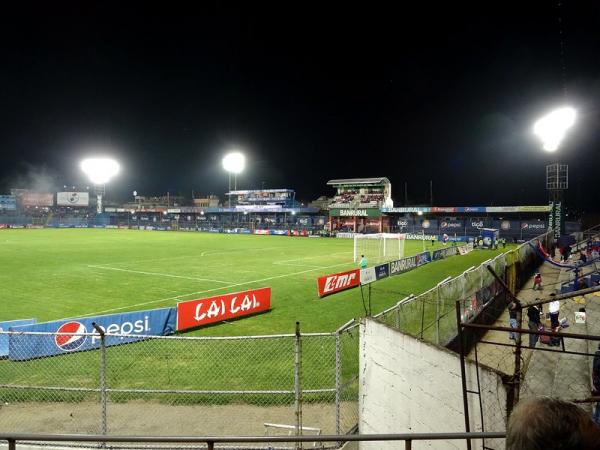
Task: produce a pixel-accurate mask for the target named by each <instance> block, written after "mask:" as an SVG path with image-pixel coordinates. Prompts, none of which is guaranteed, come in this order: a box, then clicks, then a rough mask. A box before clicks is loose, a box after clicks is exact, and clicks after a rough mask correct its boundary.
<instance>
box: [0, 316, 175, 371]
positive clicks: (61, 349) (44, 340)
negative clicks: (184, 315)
mask: <svg viewBox="0 0 600 450" xmlns="http://www.w3.org/2000/svg"><path fill="white" fill-rule="evenodd" d="M176 315H177V312H176V309H175V308H161V309H152V310H148V311H136V312H130V313H123V314H110V315H106V316H96V317H84V318H81V319H70V320H57V321H55V322H46V323H39V324H35V325H26V326H19V327H11V328H10V331H17V332H23V333H28V332H35V333H62V334H54V335H49V334H11V335H10V339H9V354H8V357H9V359H10V360H11V361H24V360H28V359H34V358H43V357H46V356H54V355H63V354H65V353H72V352H82V351H85V350H92V349H97V348H99V347H100V334H98V332H96V330H95V329H94V327H93V326H92V322H95V323H96V324H97V325H98V326H99V327H100V328H101V329H103V330H104V331H105V333H107V334H113V335H116V334H118V335H120V336H106V338H105V339H106V346H113V345H119V344H127V343H130V342H136V341H140V340H143V339H145V336H165V335H168V334H173V333H174V332H175V323H176Z"/></svg>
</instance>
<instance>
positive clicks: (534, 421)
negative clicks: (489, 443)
mask: <svg viewBox="0 0 600 450" xmlns="http://www.w3.org/2000/svg"><path fill="white" fill-rule="evenodd" d="M599 448H600V427H598V425H596V424H595V423H594V422H593V421H592V419H591V417H590V416H589V414H587V413H586V412H585V411H584V410H583V409H581V408H579V407H578V406H576V405H575V404H573V403H569V402H565V401H562V400H558V399H553V398H548V397H541V398H533V399H529V400H523V401H521V402H519V404H518V405H517V407H516V408H515V409H514V410H513V412H512V414H511V415H510V420H509V421H508V427H507V430H506V449H507V450H542V449H544V450H545V449H561V450H597V449H599Z"/></svg>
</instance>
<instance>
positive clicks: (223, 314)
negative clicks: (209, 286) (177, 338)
mask: <svg viewBox="0 0 600 450" xmlns="http://www.w3.org/2000/svg"><path fill="white" fill-rule="evenodd" d="M269 309H271V288H260V289H251V290H248V291H243V292H234V293H232V294H223V295H217V296H215V297H208V298H200V299H197V300H189V301H185V302H179V303H177V331H180V330H187V329H189V328H197V327H201V326H202V325H208V324H209V323H214V322H222V321H223V320H228V319H236V318H238V317H243V316H248V315H250V314H255V313H258V312H262V311H268V310H269Z"/></svg>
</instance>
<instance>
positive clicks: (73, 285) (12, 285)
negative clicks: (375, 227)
mask: <svg viewBox="0 0 600 450" xmlns="http://www.w3.org/2000/svg"><path fill="white" fill-rule="evenodd" d="M352 245H353V244H352V240H350V239H333V238H319V239H310V238H301V237H288V236H254V235H225V234H211V233H192V232H159V231H137V230H135V231H133V230H104V229H102V230H100V229H98V230H95V229H43V230H2V231H0V248H1V252H0V254H1V255H2V256H1V259H2V262H3V264H2V271H0V285H1V286H2V292H3V299H2V304H3V307H2V309H1V310H0V321H2V320H11V319H22V318H29V317H35V318H37V319H38V321H40V322H41V321H48V320H57V319H63V318H70V317H73V318H74V317H80V316H82V315H96V314H110V313H116V312H126V311H136V310H143V309H151V308H159V307H166V306H174V305H175V304H176V303H177V302H178V301H182V300H188V299H195V298H203V297H209V296H213V295H218V294H220V293H228V292H236V291H241V290H246V289H251V288H257V287H272V300H271V305H272V310H271V311H270V312H268V313H265V314H260V315H256V316H253V317H247V318H243V319H240V320H236V321H233V322H229V323H222V324H218V325H214V326H210V327H206V328H203V329H198V330H195V331H193V332H191V333H188V335H189V334H192V335H214V336H227V335H264V334H274V333H293V331H294V325H295V322H296V321H300V323H301V328H302V331H303V332H323V331H333V330H335V329H336V328H337V327H339V326H340V325H341V324H343V323H345V322H347V321H348V320H349V319H351V318H353V317H359V316H361V315H364V310H363V304H362V300H361V296H360V290H359V289H352V290H348V291H345V292H342V293H339V294H335V295H332V296H329V297H325V298H323V299H319V298H318V297H317V288H316V279H317V277H318V276H320V275H324V274H328V273H334V272H339V271H343V270H348V269H352V268H355V267H356V264H354V263H353V262H352ZM422 247H423V243H422V242H421V241H407V242H406V246H405V254H406V255H411V254H415V253H418V252H420V251H422ZM440 247H442V245H441V244H439V243H436V245H435V247H432V246H431V242H426V248H427V249H428V250H432V249H435V248H440ZM497 253H499V251H488V250H486V251H475V252H472V253H470V254H468V255H465V256H454V257H451V258H449V259H446V260H442V261H436V262H434V263H432V264H428V265H426V266H423V267H420V268H418V269H416V270H413V271H411V272H408V273H405V274H402V275H398V276H394V277H391V278H388V279H386V280H381V281H378V282H377V283H376V284H375V285H374V286H376V290H375V293H374V294H373V296H372V311H373V313H377V312H379V311H381V310H383V309H385V308H386V307H389V306H391V305H392V304H394V303H395V302H397V301H398V300H399V299H401V298H403V297H404V296H406V295H408V294H411V293H414V294H418V293H420V292H423V291H424V290H426V289H428V288H430V287H432V286H434V285H435V284H436V283H438V282H439V281H440V280H442V279H444V278H446V277H447V276H449V275H451V276H454V275H457V274H459V273H461V272H462V271H464V270H465V269H467V268H469V267H470V266H473V265H478V264H480V263H481V262H482V261H484V260H486V259H488V258H491V257H493V256H495V255H496V254H497Z"/></svg>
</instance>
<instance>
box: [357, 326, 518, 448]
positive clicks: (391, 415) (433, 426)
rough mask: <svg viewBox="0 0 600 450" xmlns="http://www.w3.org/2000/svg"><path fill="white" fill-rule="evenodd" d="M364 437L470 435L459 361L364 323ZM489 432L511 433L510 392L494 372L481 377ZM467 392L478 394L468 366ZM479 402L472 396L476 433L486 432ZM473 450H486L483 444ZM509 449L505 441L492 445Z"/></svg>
mask: <svg viewBox="0 0 600 450" xmlns="http://www.w3.org/2000/svg"><path fill="white" fill-rule="evenodd" d="M360 339H361V342H360V383H359V386H360V387H359V428H360V433H361V434H365V433H417V432H419V433H436V432H437V433H440V432H462V431H465V422H464V414H463V397H462V385H461V375H460V360H459V358H458V355H456V354H454V353H452V352H450V351H448V350H446V349H444V348H442V347H437V346H435V345H432V344H428V343H425V342H422V341H419V340H417V339H415V338H413V337H411V336H408V335H406V334H403V333H401V332H399V331H397V330H395V329H393V328H390V327H388V326H387V325H385V324H382V323H380V322H377V321H375V320H373V319H363V321H362V323H361V335H360ZM479 377H480V381H481V390H482V403H483V410H484V423H485V431H504V430H505V429H506V395H507V393H506V390H505V388H504V385H503V384H502V381H501V378H500V376H499V375H498V374H497V373H496V372H494V371H493V370H491V369H487V368H481V367H480V371H479ZM467 380H468V383H467V388H468V389H472V390H476V389H477V380H476V372H475V365H474V364H473V363H471V362H468V365H467ZM480 411H481V409H480V407H479V397H478V396H476V395H472V394H470V395H469V413H470V422H471V431H481V429H482V427H481V413H480ZM473 444H474V445H473V448H482V442H481V440H479V441H476V442H473ZM485 445H486V447H487V448H496V449H503V448H504V442H503V440H497V441H494V442H492V441H490V440H486V442H485ZM360 448H361V450H367V449H368V450H370V449H373V450H375V449H398V448H404V444H403V443H399V442H373V443H369V442H364V443H361V445H360ZM412 448H413V449H425V448H427V449H449V448H450V449H464V448H466V443H465V442H460V441H429V442H425V441H423V442H419V441H416V442H413V446H412Z"/></svg>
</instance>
